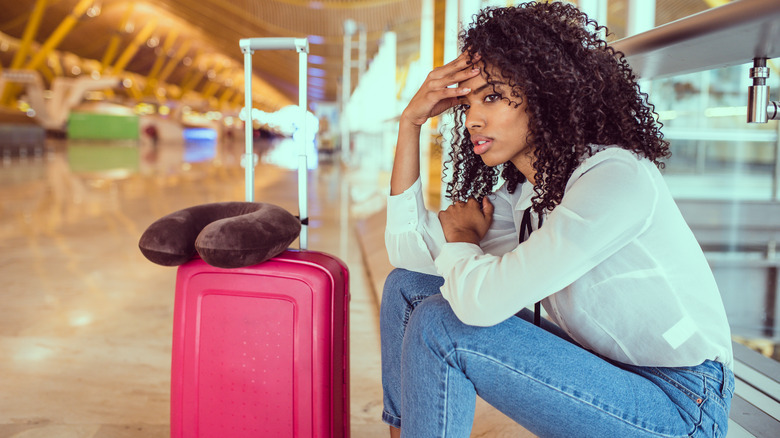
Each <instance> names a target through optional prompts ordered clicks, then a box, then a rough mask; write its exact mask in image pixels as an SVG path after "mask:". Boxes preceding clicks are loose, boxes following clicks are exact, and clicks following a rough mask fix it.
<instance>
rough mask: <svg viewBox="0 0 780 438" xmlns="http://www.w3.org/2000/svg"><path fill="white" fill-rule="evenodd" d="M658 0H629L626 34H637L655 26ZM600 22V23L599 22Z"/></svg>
mask: <svg viewBox="0 0 780 438" xmlns="http://www.w3.org/2000/svg"><path fill="white" fill-rule="evenodd" d="M655 1H656V0H629V1H628V26H627V29H626V36H632V35H636V34H638V33H642V32H644V31H646V30H650V29H652V28H654V27H655ZM599 24H600V23H599Z"/></svg>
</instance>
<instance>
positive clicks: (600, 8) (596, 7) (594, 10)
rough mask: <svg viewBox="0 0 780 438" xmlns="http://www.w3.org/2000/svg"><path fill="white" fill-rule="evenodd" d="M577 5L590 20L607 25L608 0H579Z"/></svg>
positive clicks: (600, 24)
mask: <svg viewBox="0 0 780 438" xmlns="http://www.w3.org/2000/svg"><path fill="white" fill-rule="evenodd" d="M651 1H655V0H651ZM577 4H578V7H579V9H580V10H581V11H582V12H584V13H586V14H588V18H591V19H593V20H596V21H597V22H598V23H599V26H606V25H607V0H579V2H577Z"/></svg>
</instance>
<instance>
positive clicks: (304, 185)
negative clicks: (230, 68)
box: [238, 38, 309, 249]
mask: <svg viewBox="0 0 780 438" xmlns="http://www.w3.org/2000/svg"><path fill="white" fill-rule="evenodd" d="M238 45H239V47H241V52H242V53H243V54H244V115H245V117H244V120H245V122H244V124H245V125H246V126H245V130H244V132H245V143H246V153H245V155H244V163H245V166H244V169H245V171H246V179H245V191H246V201H247V202H254V201H255V166H254V150H253V135H252V134H253V132H252V54H253V53H254V51H255V50H295V51H297V52H298V107H299V108H300V109H301V119H302V120H303V123H302V129H303V133H302V135H300V136H299V143H300V145H299V146H300V152H299V153H298V217H299V218H300V219H301V234H300V236H299V237H298V245H299V247H300V249H307V248H308V236H309V226H308V225H309V212H308V199H307V193H308V185H309V182H308V165H307V153H306V150H307V148H306V129H307V128H306V111H307V110H306V108H307V102H306V100H307V99H306V98H307V95H306V92H307V90H306V79H307V78H306V73H307V71H306V70H307V66H308V55H309V40H308V39H306V38H245V39H241V40H239V42H238Z"/></svg>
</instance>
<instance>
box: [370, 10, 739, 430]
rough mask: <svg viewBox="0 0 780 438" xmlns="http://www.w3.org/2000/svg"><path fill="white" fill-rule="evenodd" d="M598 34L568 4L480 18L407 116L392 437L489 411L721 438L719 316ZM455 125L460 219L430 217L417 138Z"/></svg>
mask: <svg viewBox="0 0 780 438" xmlns="http://www.w3.org/2000/svg"><path fill="white" fill-rule="evenodd" d="M600 30H603V27H598V26H597V25H596V23H595V22H593V21H589V20H588V19H587V17H586V16H585V15H584V14H582V13H581V12H579V11H578V10H577V9H576V8H575V7H573V6H571V5H569V4H564V3H549V4H548V3H529V4H524V5H521V6H518V7H510V8H498V9H487V10H484V11H482V12H481V13H480V14H479V15H478V16H477V17H476V18H475V21H474V23H473V25H472V26H471V27H470V28H469V29H466V30H464V31H463V32H461V35H460V41H461V44H462V47H463V53H462V54H461V55H460V56H459V57H458V58H457V59H456V60H454V61H453V62H451V63H449V64H447V65H445V66H443V67H440V68H437V69H435V70H434V71H433V72H431V73H430V74H429V75H428V77H427V79H426V80H425V82H424V83H423V85H422V86H421V88H420V90H419V91H418V93H417V94H416V95H415V96H414V97H413V98H412V99H411V101H410V102H409V105H408V106H407V108H406V109H405V110H404V112H403V114H402V116H401V119H400V126H399V133H398V145H397V149H396V158H395V162H394V167H393V173H392V178H391V196H390V199H389V201H388V224H387V229H386V233H385V238H386V245H387V249H388V253H389V255H390V260H391V262H392V263H393V265H394V266H395V267H396V268H400V269H396V270H394V271H393V272H392V273H391V274H390V276H389V277H388V279H387V281H386V284H385V290H384V295H383V299H382V310H381V334H382V373H383V387H384V408H385V409H384V412H383V420H384V421H385V422H386V423H388V424H389V425H390V426H391V427H390V432H391V436H399V435H400V433H401V432H403V435H404V436H410V437H433V436H437V437H438V436H442V437H443V436H446V437H467V436H469V432H470V430H471V425H472V421H473V416H474V405H475V400H476V395H479V396H480V397H482V398H483V399H485V400H486V401H487V402H489V403H490V404H492V405H493V406H495V407H496V408H498V409H499V410H501V411H502V412H504V413H505V414H506V415H508V416H509V417H511V418H512V419H514V420H515V421H517V422H518V423H520V424H522V425H523V426H524V427H525V428H527V429H528V430H530V431H531V432H533V433H535V434H537V435H538V436H542V437H547V436H561V437H572V436H576V437H590V436H592V437H611V436H615V437H629V436H630V437H634V436H637V437H644V436H664V437H687V436H697V437H699V436H702V437H711V436H717V437H720V436H725V434H726V430H727V425H728V413H729V406H730V402H731V397H732V394H733V388H734V383H733V382H734V378H733V373H732V371H731V367H732V360H733V358H732V351H731V341H730V333H729V327H728V323H727V321H726V315H725V311H724V308H723V304H722V301H721V298H720V295H719V292H718V289H717V286H716V284H715V281H714V279H713V276H712V273H711V271H710V269H709V267H708V265H707V262H706V260H705V258H704V255H703V253H702V252H701V249H700V248H699V246H698V244H697V242H696V240H695V239H694V237H693V234H692V233H691V231H690V229H689V228H688V227H687V225H686V224H685V222H684V220H683V218H682V216H681V214H680V212H679V210H678V209H677V207H676V205H675V203H674V200H673V199H672V197H671V195H670V193H669V191H668V189H667V188H666V185H665V183H664V181H663V178H662V176H661V174H660V172H659V170H658V167H660V166H662V164H661V160H662V159H664V158H667V157H668V156H669V150H668V143H667V142H666V141H664V140H663V138H662V134H661V133H660V131H659V124H658V123H657V122H656V120H655V118H654V113H653V107H652V106H651V105H650V104H649V103H648V102H647V95H646V94H643V93H641V92H640V90H639V87H638V85H637V84H636V82H635V78H634V75H633V74H632V72H631V70H630V68H629V66H628V65H627V63H626V61H625V60H624V59H623V57H622V55H621V54H616V53H615V52H614V51H613V49H612V48H610V47H609V46H608V45H607V43H606V42H605V41H604V40H603V39H602V38H601V36H600V33H599V32H600ZM451 108H452V110H453V111H454V112H455V120H456V127H455V141H454V142H453V145H454V147H453V151H452V153H451V154H450V158H451V160H450V161H451V165H452V167H453V173H454V177H453V180H452V182H450V183H449V184H448V195H449V197H450V198H451V199H452V200H453V202H454V203H453V204H452V205H451V206H449V207H448V208H447V209H446V210H444V211H442V212H439V213H438V214H435V213H432V212H428V211H426V210H425V208H424V203H423V198H422V194H421V187H420V182H419V171H420V170H419V158H418V156H419V141H420V139H419V136H420V126H421V125H422V124H423V123H425V121H426V120H427V119H429V118H431V117H434V116H437V115H438V114H440V113H442V112H443V111H445V110H449V109H451ZM499 176H500V177H501V178H499ZM540 300H541V302H542V304H543V305H544V308H545V310H546V311H547V314H548V318H545V319H543V320H542V321H540V326H537V325H535V324H533V323H532V322H531V321H532V320H533V319H534V318H533V312H531V311H530V310H528V309H526V307H527V306H530V305H532V304H533V303H535V302H537V301H540Z"/></svg>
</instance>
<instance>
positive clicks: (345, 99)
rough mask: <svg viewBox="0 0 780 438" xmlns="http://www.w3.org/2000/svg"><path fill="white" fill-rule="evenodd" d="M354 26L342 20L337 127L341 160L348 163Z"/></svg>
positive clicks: (352, 22) (353, 23) (348, 21)
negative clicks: (341, 54)
mask: <svg viewBox="0 0 780 438" xmlns="http://www.w3.org/2000/svg"><path fill="white" fill-rule="evenodd" d="M356 26H357V25H356V24H355V22H354V21H352V20H344V52H343V53H344V55H343V57H344V59H343V63H344V65H343V66H342V70H341V115H340V116H339V127H340V128H341V160H342V161H343V162H345V163H349V160H350V141H349V122H348V121H347V105H348V104H349V96H350V95H351V94H352V35H353V34H354V33H355V30H356Z"/></svg>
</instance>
